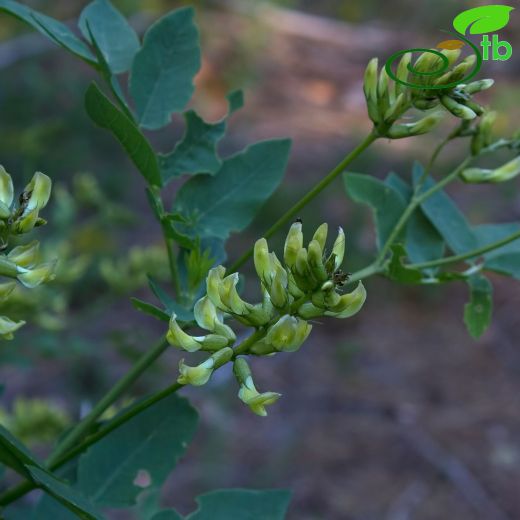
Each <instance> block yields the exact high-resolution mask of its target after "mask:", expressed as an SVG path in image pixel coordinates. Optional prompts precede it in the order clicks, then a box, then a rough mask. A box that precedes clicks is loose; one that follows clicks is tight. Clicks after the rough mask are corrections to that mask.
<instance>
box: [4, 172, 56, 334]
mask: <svg viewBox="0 0 520 520" xmlns="http://www.w3.org/2000/svg"><path fill="white" fill-rule="evenodd" d="M51 186H52V182H51V180H50V178H49V177H47V175H44V174H43V173H41V172H36V173H35V174H34V176H33V178H32V179H31V181H30V182H29V184H28V185H27V186H26V187H25V189H24V190H23V192H22V194H21V195H20V197H19V200H18V204H14V188H13V180H12V178H11V176H10V175H9V174H8V173H7V172H6V171H5V169H4V167H3V166H0V246H1V250H2V251H4V253H2V254H0V276H4V277H6V278H12V279H15V280H17V281H18V282H20V283H21V284H22V285H23V286H25V287H27V288H29V289H32V288H34V287H36V286H38V285H40V284H42V283H44V282H47V281H50V280H52V279H53V278H54V269H55V264H56V262H46V263H41V262H40V260H39V258H40V255H39V246H40V244H39V243H38V242H37V241H36V240H35V241H32V242H30V243H28V244H25V245H19V246H16V247H14V248H12V249H11V250H10V251H9V252H8V253H7V254H6V253H5V251H6V250H8V249H9V245H10V244H9V242H10V239H11V238H13V237H15V236H17V235H21V234H25V233H28V232H29V231H31V230H32V229H33V228H35V227H37V226H41V225H43V224H45V220H44V219H42V218H41V217H40V215H39V212H40V210H41V209H43V208H44V207H45V206H46V205H47V202H48V201H49V197H50V193H51ZM15 287H16V282H14V281H11V282H5V283H0V300H1V301H5V300H6V299H7V298H8V297H9V295H10V294H11V292H12V291H13V290H14V289H15ZM24 324H25V322H24V321H18V322H15V321H13V320H11V319H10V318H8V317H6V316H1V317H0V338H2V339H12V338H13V333H14V332H15V331H16V330H18V329H19V328H20V327H21V326H22V325H24Z"/></svg>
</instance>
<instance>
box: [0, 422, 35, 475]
mask: <svg viewBox="0 0 520 520" xmlns="http://www.w3.org/2000/svg"><path fill="white" fill-rule="evenodd" d="M0 462H1V463H2V464H5V465H6V466H8V467H9V468H11V469H13V470H14V471H16V472H17V473H18V474H20V475H23V476H25V477H27V478H29V479H31V475H30V473H29V472H28V470H27V467H26V466H27V465H28V464H29V465H32V466H40V463H39V462H38V461H37V460H36V459H35V458H34V456H33V455H32V453H31V452H30V451H29V449H28V448H26V447H25V446H24V445H23V444H22V443H21V442H20V441H19V440H18V439H17V438H16V437H15V436H14V435H13V434H12V433H11V432H10V431H9V430H7V429H6V428H4V427H3V426H1V425H0Z"/></svg>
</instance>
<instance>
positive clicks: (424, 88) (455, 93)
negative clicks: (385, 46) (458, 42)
mask: <svg viewBox="0 0 520 520" xmlns="http://www.w3.org/2000/svg"><path fill="white" fill-rule="evenodd" d="M460 52H461V51H460V49H457V50H451V49H450V50H448V49H443V50H442V51H438V50H435V49H432V50H430V51H429V52H424V53H422V54H421V55H420V56H419V57H418V58H417V60H415V62H414V63H413V64H412V53H411V52H406V53H404V54H403V55H402V57H401V59H400V61H399V64H398V66H397V69H396V72H395V78H397V80H398V81H393V80H392V79H391V78H390V77H389V75H388V73H387V69H386V67H382V69H381V71H379V70H378V60H377V58H373V59H372V60H370V62H369V63H368V66H367V68H366V71H365V79H364V85H363V89H364V92H365V98H366V102H367V108H368V115H369V117H370V119H371V120H372V122H373V123H374V125H375V128H376V129H377V130H378V131H379V132H380V135H381V136H384V137H389V138H391V139H400V138H403V137H410V136H415V135H421V134H425V133H427V132H429V131H430V130H432V129H433V128H434V127H435V126H436V125H437V123H438V122H439V121H440V120H441V119H442V117H443V116H444V114H445V111H444V110H439V111H435V112H433V113H430V114H428V115H426V116H425V117H423V118H421V119H419V120H418V121H415V122H413V123H406V124H397V123H396V121H397V120H398V119H400V118H401V117H402V116H403V115H404V113H405V112H406V111H407V110H408V109H409V108H411V107H414V108H416V109H418V110H421V111H425V110H430V109H434V108H442V107H444V109H446V110H447V111H448V112H450V113H451V114H453V115H454V116H455V117H458V118H460V119H463V120H471V119H474V118H475V117H477V116H480V115H482V114H483V113H484V109H483V108H482V107H481V106H480V105H478V104H477V103H476V102H475V101H473V99H472V96H473V94H476V93H477V92H480V91H482V90H485V89H488V88H489V87H491V86H492V85H493V80H491V79H483V80H480V81H474V82H472V83H469V84H464V83H462V81H463V80H464V78H465V77H467V76H468V75H469V73H470V72H471V71H472V69H473V68H474V66H475V61H476V57H475V56H474V55H470V56H468V57H466V58H464V59H463V60H462V61H461V62H460V63H458V64H457V63H456V62H457V60H458V59H459V57H460ZM401 82H402V83H401ZM406 83H408V85H407V84H406ZM412 85H413V86H412Z"/></svg>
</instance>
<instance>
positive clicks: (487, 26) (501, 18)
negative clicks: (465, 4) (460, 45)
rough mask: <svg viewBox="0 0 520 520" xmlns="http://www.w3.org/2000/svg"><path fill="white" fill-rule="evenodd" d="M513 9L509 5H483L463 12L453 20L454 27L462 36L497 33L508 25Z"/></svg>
mask: <svg viewBox="0 0 520 520" xmlns="http://www.w3.org/2000/svg"><path fill="white" fill-rule="evenodd" d="M512 10H513V7H509V6H508V5H483V6H480V7H474V8H473V9H467V10H466V11H462V13H460V14H458V15H457V16H456V17H455V18H454V19H453V27H454V28H455V30H456V31H458V32H459V33H460V34H466V32H467V30H468V28H469V34H485V33H491V32H496V31H498V30H500V29H502V28H503V27H505V26H506V25H507V23H508V22H509V13H510V12H511V11H512Z"/></svg>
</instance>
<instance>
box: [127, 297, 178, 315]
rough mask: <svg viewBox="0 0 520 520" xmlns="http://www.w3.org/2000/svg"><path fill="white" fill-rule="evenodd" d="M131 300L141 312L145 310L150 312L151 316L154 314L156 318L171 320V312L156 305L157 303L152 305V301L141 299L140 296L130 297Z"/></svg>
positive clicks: (146, 312)
mask: <svg viewBox="0 0 520 520" xmlns="http://www.w3.org/2000/svg"><path fill="white" fill-rule="evenodd" d="M130 301H131V302H132V305H133V306H134V307H135V308H136V309H137V310H138V311H141V312H144V313H145V314H149V315H150V316H153V317H154V318H157V319H159V320H162V321H170V314H168V313H166V312H164V311H163V310H162V309H159V307H156V306H155V305H152V304H151V303H148V302H145V301H143V300H140V299H139V298H134V297H132V298H130Z"/></svg>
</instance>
